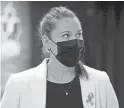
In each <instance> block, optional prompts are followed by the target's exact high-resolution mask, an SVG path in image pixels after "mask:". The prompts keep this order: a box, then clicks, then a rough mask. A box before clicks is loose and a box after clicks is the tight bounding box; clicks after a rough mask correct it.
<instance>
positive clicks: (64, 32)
mask: <svg viewBox="0 0 124 108" xmlns="http://www.w3.org/2000/svg"><path fill="white" fill-rule="evenodd" d="M65 32H69V33H70V31H63V32H61V33H60V34H62V33H65Z"/></svg>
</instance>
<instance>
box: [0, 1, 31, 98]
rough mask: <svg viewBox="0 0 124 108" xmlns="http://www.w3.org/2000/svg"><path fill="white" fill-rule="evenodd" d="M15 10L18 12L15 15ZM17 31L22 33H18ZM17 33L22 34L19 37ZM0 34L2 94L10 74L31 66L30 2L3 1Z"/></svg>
mask: <svg viewBox="0 0 124 108" xmlns="http://www.w3.org/2000/svg"><path fill="white" fill-rule="evenodd" d="M5 10H6V11H5ZM14 12H16V15H15V16H14ZM8 16H11V17H9V18H8ZM2 30H3V31H2ZM17 31H21V33H20V34H19V33H18V34H17V33H16V32H17ZM17 35H20V36H19V38H18V39H17ZM0 36H1V96H2V95H3V92H4V89H5V85H6V82H7V81H8V78H9V76H10V74H13V73H17V72H21V71H23V70H26V69H29V68H31V59H32V56H31V55H32V53H31V39H32V34H31V20H30V6H29V3H28V2H1V35H0Z"/></svg>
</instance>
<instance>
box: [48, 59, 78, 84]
mask: <svg viewBox="0 0 124 108" xmlns="http://www.w3.org/2000/svg"><path fill="white" fill-rule="evenodd" d="M47 69H48V74H47V80H48V81H51V82H55V83H67V82H70V81H71V80H72V79H73V78H74V77H75V76H76V75H75V67H66V66H64V65H63V64H62V63H60V62H59V61H58V60H57V59H56V58H53V59H50V60H49V62H48V68H47Z"/></svg>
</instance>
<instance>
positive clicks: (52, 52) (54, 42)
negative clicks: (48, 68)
mask: <svg viewBox="0 0 124 108" xmlns="http://www.w3.org/2000/svg"><path fill="white" fill-rule="evenodd" d="M48 38H49V39H50V40H51V41H52V42H53V43H54V44H56V43H55V42H54V41H53V40H52V39H51V38H50V37H49V36H48ZM56 45H57V44H56ZM57 47H59V48H60V46H58V45H57ZM50 51H51V52H52V50H51V48H50ZM52 53H53V52H52ZM54 55H55V54H54Z"/></svg>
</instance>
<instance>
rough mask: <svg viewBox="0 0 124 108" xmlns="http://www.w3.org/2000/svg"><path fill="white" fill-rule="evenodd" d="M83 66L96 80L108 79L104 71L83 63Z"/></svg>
mask: <svg viewBox="0 0 124 108" xmlns="http://www.w3.org/2000/svg"><path fill="white" fill-rule="evenodd" d="M84 68H85V69H86V71H87V72H88V74H89V76H90V77H93V78H95V79H96V80H102V81H106V80H108V79H109V76H108V75H107V73H106V72H105V71H100V70H98V69H94V68H92V67H89V66H86V65H84Z"/></svg>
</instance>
